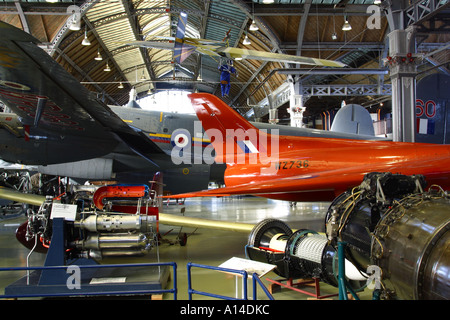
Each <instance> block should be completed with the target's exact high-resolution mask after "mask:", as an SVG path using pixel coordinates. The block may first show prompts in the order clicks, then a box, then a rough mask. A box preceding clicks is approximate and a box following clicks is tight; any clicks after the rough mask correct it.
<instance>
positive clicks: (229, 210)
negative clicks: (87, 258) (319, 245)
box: [0, 197, 371, 300]
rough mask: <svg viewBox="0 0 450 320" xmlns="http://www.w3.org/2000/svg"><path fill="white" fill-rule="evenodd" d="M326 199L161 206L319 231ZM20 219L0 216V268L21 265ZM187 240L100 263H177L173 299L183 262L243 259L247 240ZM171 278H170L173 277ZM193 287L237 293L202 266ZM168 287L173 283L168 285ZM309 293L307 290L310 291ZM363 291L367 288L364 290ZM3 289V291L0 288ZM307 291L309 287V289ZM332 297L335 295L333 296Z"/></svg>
mask: <svg viewBox="0 0 450 320" xmlns="http://www.w3.org/2000/svg"><path fill="white" fill-rule="evenodd" d="M328 205H329V203H297V205H296V206H293V207H291V206H290V205H289V203H288V202H285V201H275V200H268V199H263V198H255V197H243V198H222V199H219V198H196V199H188V200H186V203H185V204H184V205H178V204H171V205H168V206H165V207H164V209H163V212H164V213H172V214H180V211H181V208H182V207H185V215H186V216H191V217H198V218H207V219H216V220H225V221H236V222H245V223H252V224H256V223H258V222H260V221H261V220H263V219H266V218H276V219H280V220H283V221H285V222H286V223H287V224H288V225H289V226H290V227H291V228H292V229H299V228H305V229H312V230H316V231H323V229H324V216H325V213H326V210H327V209H328ZM23 221H25V217H19V218H15V219H7V220H0V267H25V266H26V260H27V255H28V253H29V250H28V249H26V248H24V247H23V246H22V245H21V244H20V243H19V242H18V241H17V240H16V239H15V235H14V233H15V229H16V228H17V226H18V225H19V224H20V223H21V222H23ZM179 231H180V228H179V227H170V226H164V225H161V226H160V233H161V234H165V233H166V232H169V233H168V234H167V235H165V236H164V239H166V240H175V239H176V237H177V234H178V232H179ZM182 232H186V233H187V234H188V235H189V236H188V241H187V245H186V246H180V245H178V244H169V243H168V242H166V241H163V242H162V243H161V244H160V245H159V247H158V249H153V250H151V251H150V252H149V253H148V254H147V255H145V256H143V257H128V258H125V257H121V258H107V259H104V260H103V261H102V262H101V263H102V264H116V263H121V264H122V263H154V262H158V261H159V262H176V263H177V266H178V269H177V280H178V285H177V288H178V300H187V299H188V293H187V288H188V284H187V271H186V270H187V268H186V265H187V263H188V262H193V263H198V264H203V265H208V266H219V265H220V264H222V263H223V262H225V261H227V260H228V259H230V258H232V257H239V258H245V252H244V247H245V245H246V244H247V238H248V234H246V233H239V232H228V231H218V230H209V229H197V230H195V229H194V228H183V230H182ZM44 260H45V255H43V254H39V253H34V254H32V255H31V257H30V260H29V261H30V265H31V266H42V265H43V263H44ZM14 277H17V276H12V275H11V274H10V273H9V272H0V287H1V288H2V290H3V288H4V287H5V286H8V285H9V284H10V283H11V281H12V280H11V279H13V278H14ZM267 278H270V279H279V277H278V276H277V275H276V274H275V273H273V272H270V273H268V274H267V275H266V276H264V277H263V278H262V280H263V282H264V283H265V284H266V285H268V284H269V282H268V281H267V280H266V279H267ZM172 279H173V278H172ZM192 279H193V280H192V286H193V288H194V289H196V290H200V291H206V292H211V293H215V294H219V295H225V296H230V297H235V296H236V281H235V277H234V276H233V275H229V274H225V273H222V272H217V271H211V270H207V269H197V268H194V269H193V271H192ZM238 286H239V287H238V292H239V293H240V291H241V281H239V283H238ZM171 287H172V282H171V281H170V282H169V284H168V288H171ZM320 290H321V294H322V295H326V294H334V293H336V294H337V293H338V289H337V288H335V287H332V286H329V285H327V284H324V283H321V287H320ZM310 291H311V290H310ZM366 291H367V290H366ZM0 292H1V293H2V291H0ZM311 292H312V291H311ZM249 298H250V299H251V298H252V291H251V281H249ZM258 298H259V299H263V300H267V297H266V296H265V294H264V293H263V291H262V290H258ZM274 298H275V299H276V300H304V299H308V298H310V297H309V296H307V295H304V294H301V293H299V292H295V291H292V290H288V289H282V290H281V292H277V293H274ZM360 298H361V299H371V292H363V293H362V294H361V296H360ZM163 299H164V300H171V299H173V295H172V294H164V296H163ZM193 299H194V300H204V299H212V298H208V297H204V296H199V295H194V296H193ZM332 299H338V298H337V297H334V298H332Z"/></svg>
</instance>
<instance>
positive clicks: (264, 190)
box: [163, 157, 444, 201]
mask: <svg viewBox="0 0 450 320" xmlns="http://www.w3.org/2000/svg"><path fill="white" fill-rule="evenodd" d="M442 160H444V158H439V157H437V158H435V159H432V160H428V161H422V162H421V163H420V164H418V163H417V162H416V161H415V160H411V161H404V162H400V163H397V164H390V165H388V164H386V163H379V164H378V163H377V164H364V165H359V166H353V167H346V168H341V169H336V170H329V171H319V172H315V173H310V174H305V175H297V176H289V177H286V178H281V177H278V178H274V179H272V180H266V181H264V182H262V183H258V182H254V183H250V184H242V185H236V186H230V187H224V188H218V189H210V190H204V191H198V192H189V193H183V194H177V195H168V196H164V197H163V198H171V199H180V198H193V197H225V196H232V195H255V196H264V195H267V194H280V193H305V192H322V191H329V192H333V193H334V197H336V196H338V195H339V194H341V193H343V192H345V191H347V190H348V189H349V188H352V187H355V186H358V185H360V184H361V182H362V181H363V179H364V176H365V175H366V174H368V173H370V172H395V173H400V174H405V175H414V174H417V172H420V173H421V174H427V175H428V176H432V175H434V176H436V177H439V175H440V173H439V172H436V170H435V169H433V168H436V165H439V163H441V162H442ZM433 170H434V171H433ZM432 172H434V174H433V173H432ZM334 197H333V198H332V199H334ZM332 199H327V200H332ZM324 201H325V199H324Z"/></svg>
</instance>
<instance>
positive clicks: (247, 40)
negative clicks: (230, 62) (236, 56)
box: [242, 35, 252, 46]
mask: <svg viewBox="0 0 450 320" xmlns="http://www.w3.org/2000/svg"><path fill="white" fill-rule="evenodd" d="M242 44H243V45H246V46H248V45H250V44H252V42H251V41H250V39H249V38H248V36H247V35H245V38H244V41H242Z"/></svg>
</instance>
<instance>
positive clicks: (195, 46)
mask: <svg viewBox="0 0 450 320" xmlns="http://www.w3.org/2000/svg"><path fill="white" fill-rule="evenodd" d="M187 19H188V17H187V14H186V13H184V12H181V13H180V17H179V19H178V26H177V32H176V35H175V37H163V39H164V40H166V42H162V41H134V42H128V43H127V44H128V45H136V46H141V47H147V48H155V49H165V50H172V51H174V60H175V61H176V62H177V63H182V62H183V61H184V60H185V59H186V58H187V57H189V56H190V55H191V54H192V53H194V52H198V53H200V54H203V55H208V56H210V57H213V58H214V57H217V58H220V57H223V58H227V59H237V58H240V59H254V60H263V61H278V62H287V63H295V64H307V65H313V66H326V67H345V64H343V63H341V62H338V61H332V60H325V59H316V58H308V57H302V56H294V55H288V54H280V53H273V52H264V51H257V50H247V49H241V48H233V47H228V46H227V42H225V41H213V40H207V39H196V38H188V37H185V31H186V25H187Z"/></svg>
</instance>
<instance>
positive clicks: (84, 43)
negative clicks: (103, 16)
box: [81, 29, 91, 46]
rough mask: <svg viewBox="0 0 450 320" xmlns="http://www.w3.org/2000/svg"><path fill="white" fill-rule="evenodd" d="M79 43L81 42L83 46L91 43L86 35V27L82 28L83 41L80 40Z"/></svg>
mask: <svg viewBox="0 0 450 320" xmlns="http://www.w3.org/2000/svg"><path fill="white" fill-rule="evenodd" d="M81 44H82V45H83V46H90V45H91V42H90V41H89V39H88V37H87V29H85V30H84V39H83V41H82V42H81Z"/></svg>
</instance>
